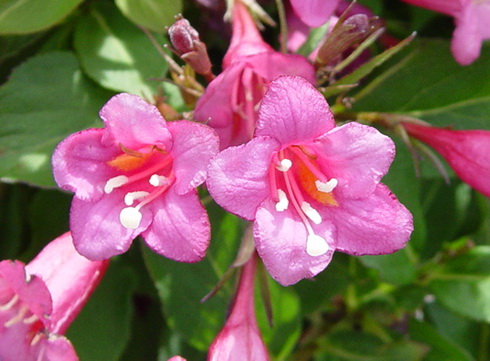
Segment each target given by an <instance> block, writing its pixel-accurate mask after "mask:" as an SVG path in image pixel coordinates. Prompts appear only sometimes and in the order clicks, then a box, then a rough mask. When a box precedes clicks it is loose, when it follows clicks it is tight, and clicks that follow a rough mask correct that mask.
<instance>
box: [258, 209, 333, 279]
mask: <svg viewBox="0 0 490 361" xmlns="http://www.w3.org/2000/svg"><path fill="white" fill-rule="evenodd" d="M315 231H316V232H317V234H318V235H319V236H321V237H323V238H324V239H325V240H326V241H327V242H328V243H329V245H330V246H331V247H330V250H329V251H328V252H327V253H325V254H323V255H321V256H315V257H312V256H310V255H309V254H308V253H306V242H307V237H308V232H307V230H306V228H305V225H304V223H303V222H302V221H301V220H300V218H299V217H298V216H297V214H296V213H295V211H294V210H292V209H287V210H285V211H283V212H277V211H276V210H275V203H274V202H272V201H271V200H266V201H265V202H264V203H263V204H262V205H261V206H260V207H259V209H258V210H257V215H256V220H255V224H254V238H255V245H256V248H257V252H258V253H259V255H260V257H261V258H262V260H263V261H264V264H265V266H266V268H267V270H268V271H269V273H270V275H271V276H272V277H273V278H274V279H275V280H276V281H278V282H279V283H281V284H282V285H284V286H288V285H291V284H294V283H296V282H298V281H300V280H301V279H303V278H311V277H313V276H315V275H316V274H318V273H319V272H321V271H322V270H323V269H325V267H327V265H328V264H329V263H330V260H331V259H332V255H333V251H334V244H333V243H334V240H333V238H332V237H333V234H334V232H335V229H334V227H333V225H332V224H331V223H328V222H324V223H323V224H322V225H321V229H319V230H315Z"/></svg>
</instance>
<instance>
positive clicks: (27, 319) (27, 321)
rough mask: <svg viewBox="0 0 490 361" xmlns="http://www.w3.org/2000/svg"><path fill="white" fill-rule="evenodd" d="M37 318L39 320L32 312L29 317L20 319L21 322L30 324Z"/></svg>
mask: <svg viewBox="0 0 490 361" xmlns="http://www.w3.org/2000/svg"><path fill="white" fill-rule="evenodd" d="M37 320H39V317H37V315H36V314H35V313H33V314H32V315H31V316H30V317H27V318H25V319H24V320H23V321H22V323H25V324H26V325H30V324H32V323H34V322H36V321H37Z"/></svg>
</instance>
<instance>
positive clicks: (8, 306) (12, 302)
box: [0, 294, 19, 311]
mask: <svg viewBox="0 0 490 361" xmlns="http://www.w3.org/2000/svg"><path fill="white" fill-rule="evenodd" d="M18 300H19V295H18V294H15V295H14V297H12V299H11V300H10V301H8V302H7V303H6V304H4V305H0V311H7V310H10V309H11V308H12V307H13V306H14V305H15V304H16V303H17V301H18Z"/></svg>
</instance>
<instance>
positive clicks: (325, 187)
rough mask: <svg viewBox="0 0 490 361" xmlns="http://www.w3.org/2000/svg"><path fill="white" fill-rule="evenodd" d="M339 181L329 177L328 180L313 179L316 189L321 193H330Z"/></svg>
mask: <svg viewBox="0 0 490 361" xmlns="http://www.w3.org/2000/svg"><path fill="white" fill-rule="evenodd" d="M338 184H339V181H338V180H337V179H336V178H332V179H330V180H329V181H328V182H321V181H319V180H316V181H315V186H316V189H318V190H319V191H320V192H323V193H330V192H331V191H333V190H334V189H335V187H337V185H338Z"/></svg>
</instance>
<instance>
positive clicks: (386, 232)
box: [328, 183, 413, 255]
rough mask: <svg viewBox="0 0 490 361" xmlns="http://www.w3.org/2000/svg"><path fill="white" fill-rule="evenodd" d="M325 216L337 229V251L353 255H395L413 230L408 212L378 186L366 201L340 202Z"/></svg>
mask: <svg viewBox="0 0 490 361" xmlns="http://www.w3.org/2000/svg"><path fill="white" fill-rule="evenodd" d="M328 217H329V218H328V219H329V220H331V221H332V222H333V223H334V224H335V225H336V227H337V240H336V241H337V242H336V248H337V249H338V250H339V251H342V252H345V253H349V254H353V255H366V254H369V255H377V254H387V253H392V252H395V251H397V250H399V249H400V248H402V247H403V246H404V245H405V243H407V241H408V240H409V238H410V234H411V233H412V230H413V221H412V215H411V214H410V212H409V211H408V210H407V209H406V208H405V207H404V206H403V205H402V204H401V203H400V202H399V201H398V200H397V199H396V197H395V196H394V195H393V194H392V193H391V192H390V190H389V189H388V187H386V186H385V185H384V184H381V183H380V184H379V185H378V186H377V188H376V191H375V192H374V193H373V194H372V195H371V196H369V197H368V198H364V199H359V200H350V199H345V200H342V199H341V200H339V206H338V207H335V208H331V211H330V212H329V215H328Z"/></svg>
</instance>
